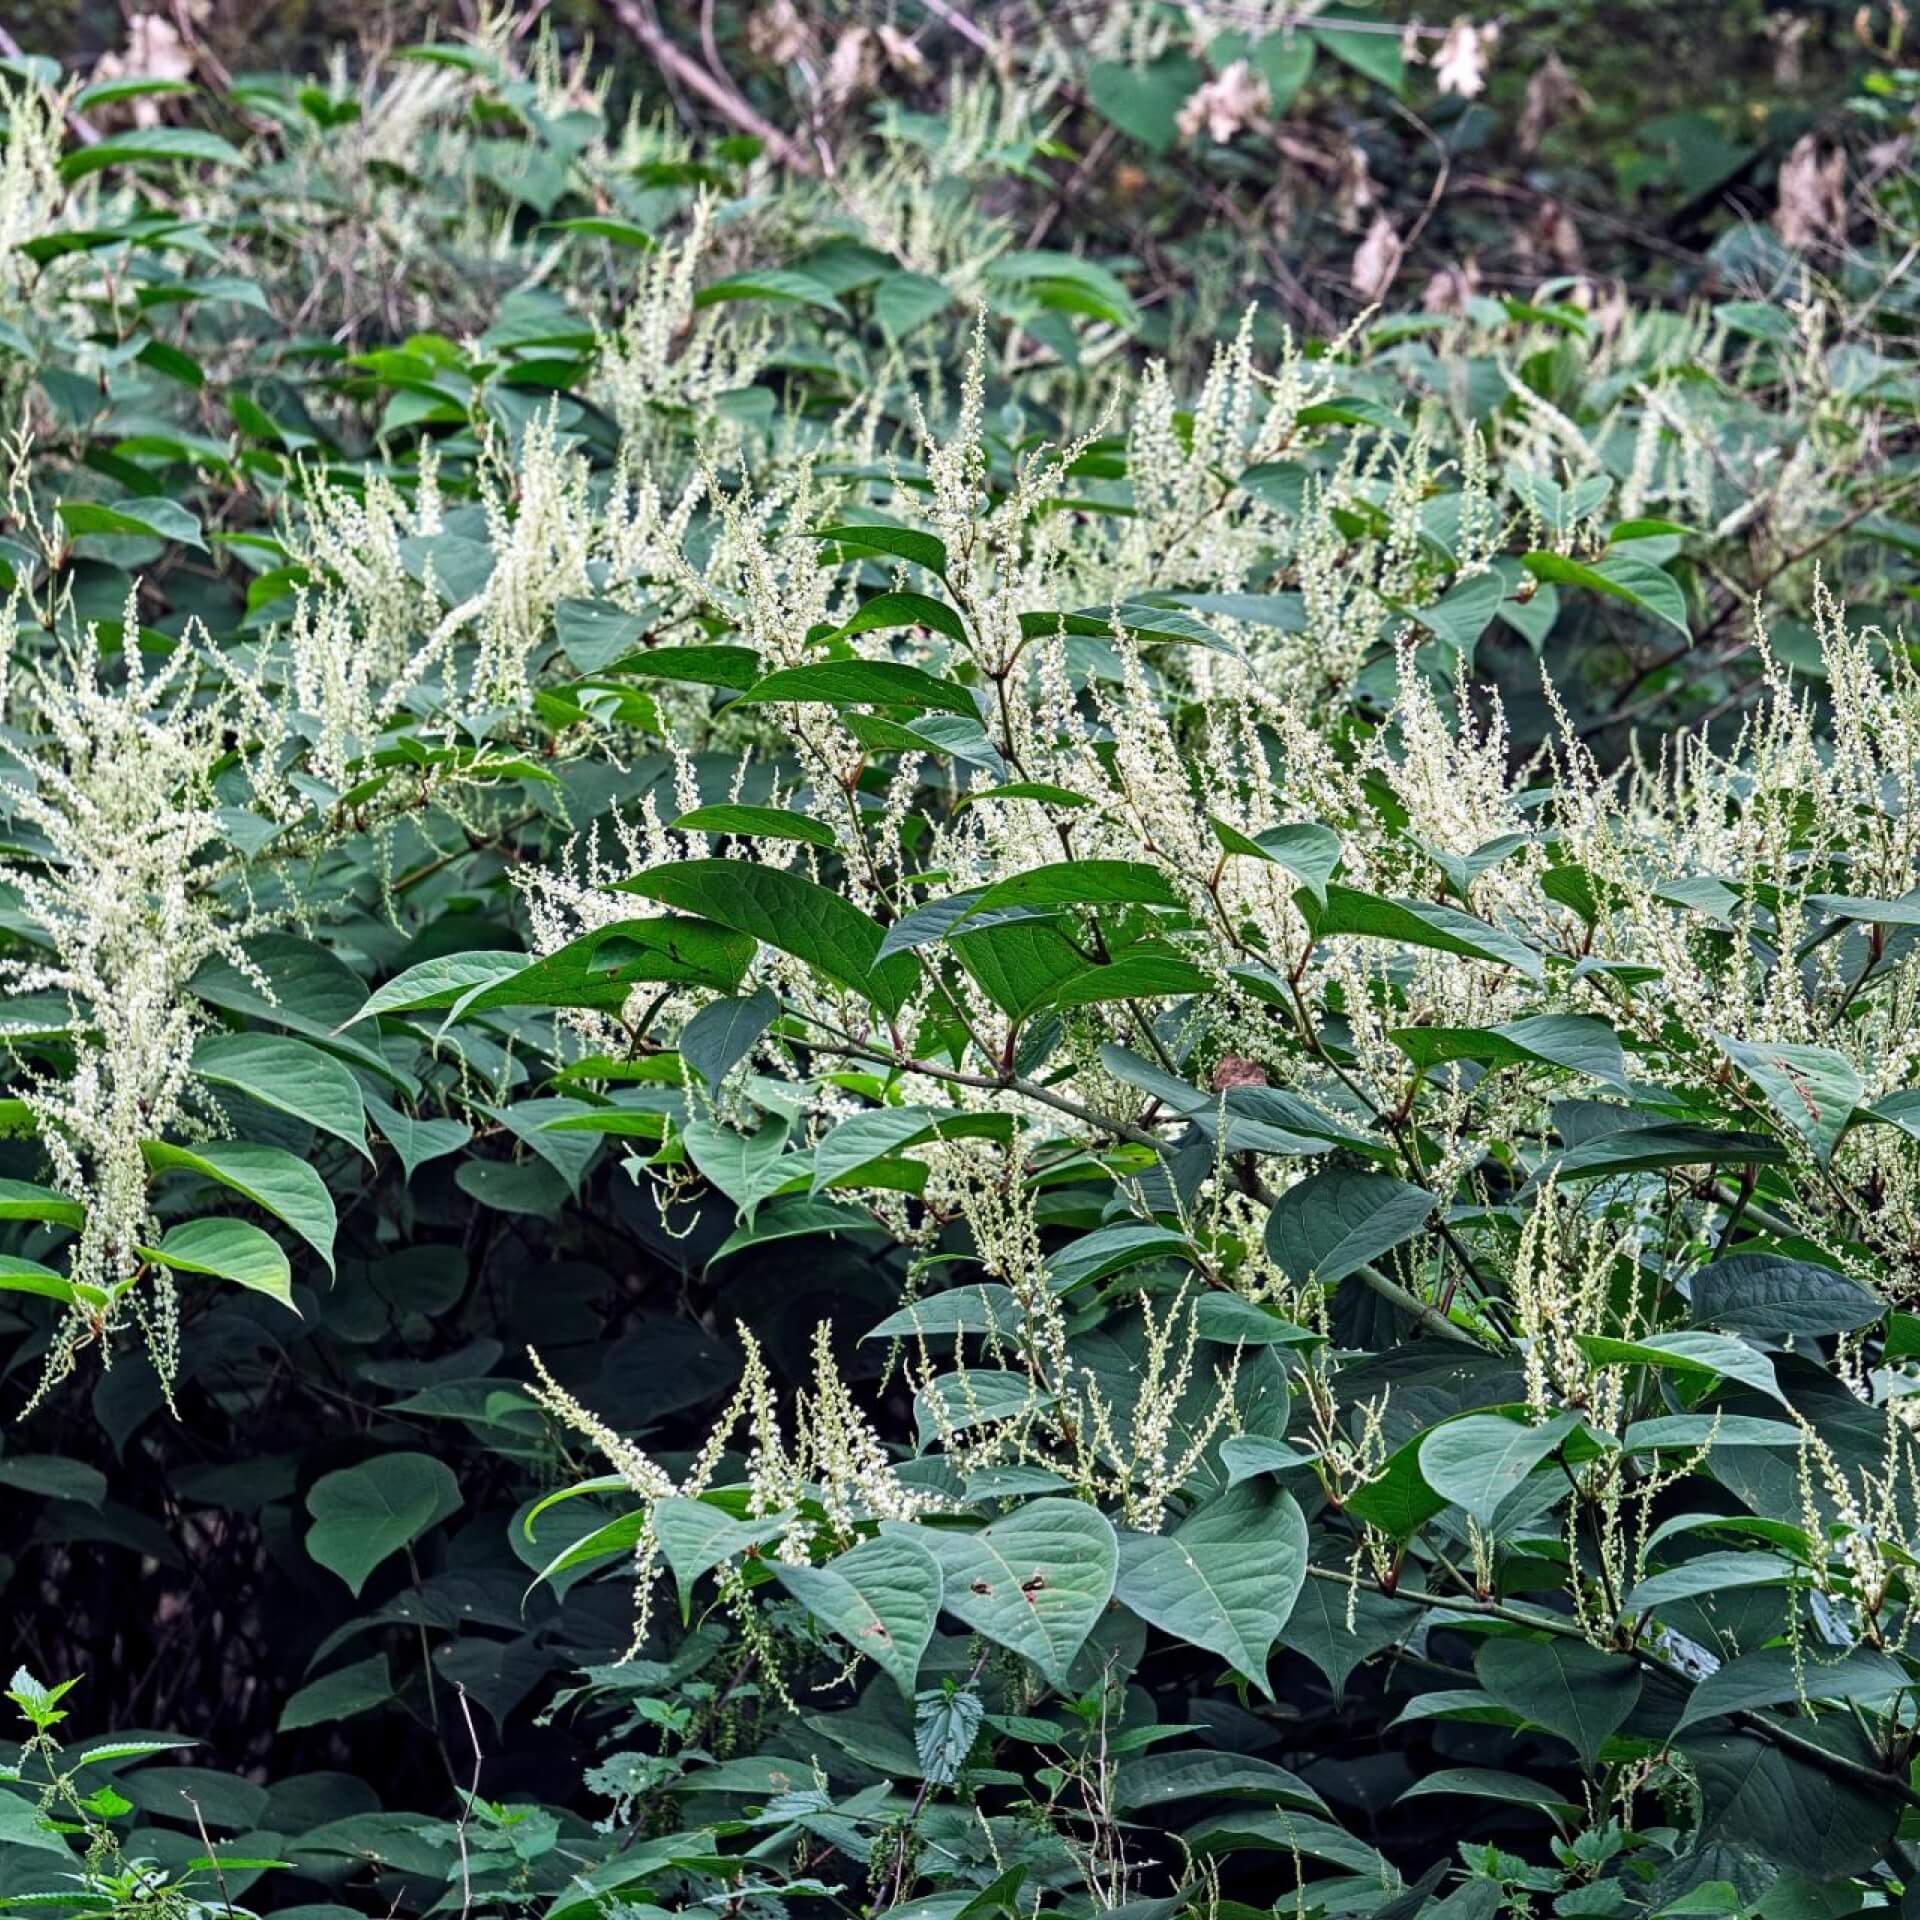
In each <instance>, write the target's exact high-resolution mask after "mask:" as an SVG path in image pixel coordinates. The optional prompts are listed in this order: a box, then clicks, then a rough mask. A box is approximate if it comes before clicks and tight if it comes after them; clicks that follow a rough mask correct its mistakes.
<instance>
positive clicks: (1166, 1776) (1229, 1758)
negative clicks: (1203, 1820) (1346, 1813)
mask: <svg viewBox="0 0 1920 1920" xmlns="http://www.w3.org/2000/svg"><path fill="white" fill-rule="evenodd" d="M1240 1794H1246V1795H1249V1796H1250V1797H1252V1798H1254V1799H1259V1800H1266V1801H1270V1802H1272V1803H1273V1804H1275V1805H1284V1804H1285V1803H1287V1802H1288V1801H1292V1802H1293V1803H1295V1804H1296V1805H1298V1806H1302V1807H1305V1808H1307V1809H1308V1810H1309V1811H1311V1812H1315V1813H1325V1812H1326V1810H1327V1808H1326V1802H1325V1801H1324V1800H1322V1799H1321V1798H1320V1796H1319V1795H1318V1794H1317V1793H1315V1792H1314V1790H1313V1789H1312V1788H1311V1787H1310V1786H1308V1785H1307V1783H1306V1782H1305V1781H1304V1780H1302V1779H1301V1778H1300V1776H1299V1775H1298V1774H1296V1773H1290V1772H1289V1771H1288V1770H1287V1769H1286V1768H1285V1767H1281V1766H1276V1765H1275V1764H1274V1763H1273V1762H1272V1761H1271V1760H1263V1759H1260V1758H1259V1757H1258V1756H1257V1755H1254V1754H1242V1753H1211V1752H1196V1753H1146V1754H1142V1755H1140V1757H1139V1758H1138V1759H1134V1760H1128V1761H1124V1762H1123V1763H1122V1764H1121V1767H1120V1772H1119V1777H1118V1779H1117V1780H1116V1781H1115V1783H1114V1801H1115V1804H1116V1805H1117V1806H1118V1807H1119V1808H1120V1809H1121V1811H1122V1812H1128V1813H1133V1812H1150V1811H1151V1810H1152V1809H1154V1808H1155V1807H1163V1806H1167V1805H1170V1804H1172V1803H1174V1802H1176V1801H1180V1800H1212V1799H1215V1798H1221V1799H1225V1798H1229V1797H1232V1796H1237V1795H1240Z"/></svg>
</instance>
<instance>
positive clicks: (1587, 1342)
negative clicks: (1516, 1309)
mask: <svg viewBox="0 0 1920 1920" xmlns="http://www.w3.org/2000/svg"><path fill="white" fill-rule="evenodd" d="M1574 1338H1575V1342H1576V1344H1577V1345H1578V1346H1579V1348H1580V1351H1581V1352H1582V1353H1584V1354H1585V1355H1586V1356H1587V1358H1588V1359H1589V1360H1594V1361H1597V1362H1599V1364H1600V1365H1602V1366H1616V1367H1617V1366H1641V1367H1658V1368H1660V1369H1661V1370H1662V1371H1664V1372H1667V1373H1678V1374H1683V1375H1688V1376H1691V1377H1693V1378H1696V1379H1707V1380H1738V1381H1739V1382H1740V1383H1741V1385H1742V1386H1748V1387H1752V1388H1753V1389H1754V1390H1755V1391H1756V1392H1759V1393H1764V1394H1766V1395H1767V1396H1768V1397H1769V1398H1770V1399H1774V1400H1781V1401H1784V1400H1785V1398H1786V1396H1785V1395H1784V1394H1782V1393H1781V1391H1780V1385H1779V1382H1778V1381H1777V1380H1775V1378H1774V1374H1773V1362H1772V1361H1771V1360H1769V1359H1768V1358H1767V1356H1766V1355H1765V1354H1764V1353H1760V1352H1758V1351H1756V1350H1755V1349H1754V1348H1752V1347H1750V1346H1748V1345H1747V1344H1746V1342H1745V1341H1743V1340H1736V1339H1734V1338H1733V1337H1732V1336H1731V1335H1729V1334H1722V1333H1699V1332H1694V1331H1691V1330H1688V1331H1685V1332H1680V1333H1646V1334H1642V1335H1641V1336H1640V1337H1639V1338H1638V1339H1635V1340H1615V1339H1611V1338H1609V1337H1607V1336H1606V1335H1603V1334H1584V1333H1583V1334H1576V1335H1575V1336H1574Z"/></svg>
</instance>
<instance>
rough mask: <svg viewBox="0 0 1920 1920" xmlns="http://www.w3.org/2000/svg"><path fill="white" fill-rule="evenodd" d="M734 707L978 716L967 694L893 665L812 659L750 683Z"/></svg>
mask: <svg viewBox="0 0 1920 1920" xmlns="http://www.w3.org/2000/svg"><path fill="white" fill-rule="evenodd" d="M735 704H736V705H738V706H762V707H766V706H808V705H814V706H830V707H837V706H868V707H908V708H911V709H913V710H914V711H915V712H919V713H957V714H959V715H960V717H961V718H962V719H963V720H974V719H977V718H978V717H979V708H978V707H976V706H975V704H974V700H973V695H972V694H970V693H969V692H968V691H967V690H966V688H965V687H961V686H956V685H954V683H953V682H952V681H950V680H937V679H935V678H934V676H933V675H932V674H930V673H927V672H925V671H923V670H922V669H921V668H919V667H909V666H905V665H902V664H901V663H900V662H899V661H895V660H816V661H814V662H813V663H812V664H811V665H809V666H804V667H786V668H783V669H782V670H781V671H780V672H778V673H770V674H768V675H767V676H766V677H765V678H764V679H760V680H756V681H755V682H754V683H753V685H752V686H750V687H748V688H747V690H746V691H745V692H744V693H742V694H741V696H740V698H739V700H738V701H736V702H735Z"/></svg>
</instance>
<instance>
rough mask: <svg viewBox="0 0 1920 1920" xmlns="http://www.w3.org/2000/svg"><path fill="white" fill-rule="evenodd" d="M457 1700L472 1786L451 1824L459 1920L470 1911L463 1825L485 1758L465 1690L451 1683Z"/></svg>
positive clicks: (477, 1791)
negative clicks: (467, 1746) (456, 1862)
mask: <svg viewBox="0 0 1920 1920" xmlns="http://www.w3.org/2000/svg"><path fill="white" fill-rule="evenodd" d="M454 1691H455V1692H456V1693H457V1694H458V1695H459V1698H460V1717H461V1719H463V1720H464V1721H465V1722H466V1723H467V1739H468V1740H469V1741H470V1742H471V1743H472V1746H473V1784H472V1785H471V1786H470V1787H468V1789H467V1797H466V1801H465V1803H464V1804H463V1805H462V1806H461V1809H460V1818H459V1819H458V1820H456V1821H455V1822H454V1823H453V1837H454V1840H455V1841H456V1842H457V1843H458V1845H459V1848H460V1920H468V1915H470V1914H471V1913H472V1912H473V1863H472V1862H471V1860H469V1858H468V1857H467V1822H468V1821H469V1820H471V1819H472V1818H473V1803H474V1802H475V1801H476V1800H477V1799H479V1797H480V1768H481V1766H482V1765H483V1764H484V1758H485V1756H484V1755H483V1754H482V1753H481V1751H480V1734H479V1731H478V1730H477V1729H476V1728H475V1726H474V1724H473V1708H472V1707H471V1706H470V1705H469V1704H468V1703H467V1690H466V1688H465V1687H463V1686H461V1685H459V1684H458V1682H456V1683H455V1686H454Z"/></svg>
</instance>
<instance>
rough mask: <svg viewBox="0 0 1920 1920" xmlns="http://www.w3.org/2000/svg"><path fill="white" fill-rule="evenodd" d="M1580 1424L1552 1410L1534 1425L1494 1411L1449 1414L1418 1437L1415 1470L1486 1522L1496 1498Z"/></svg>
mask: <svg viewBox="0 0 1920 1920" xmlns="http://www.w3.org/2000/svg"><path fill="white" fill-rule="evenodd" d="M1579 1424H1580V1419H1579V1416H1578V1415H1577V1414H1572V1413H1558V1414H1555V1415H1554V1416H1553V1418H1552V1419H1550V1420H1544V1421H1542V1422H1541V1423H1540V1424H1539V1425H1538V1426H1529V1425H1527V1424H1526V1423H1525V1422H1523V1421H1519V1420H1508V1419H1505V1418H1503V1417H1502V1416H1501V1415H1499V1414H1495V1413H1475V1414H1469V1415H1468V1416H1467V1417H1466V1418H1465V1419H1463V1420H1449V1421H1448V1422H1447V1423H1446V1425H1444V1426H1441V1427H1436V1428H1435V1429H1434V1430H1433V1432H1431V1433H1429V1434H1428V1435H1427V1436H1426V1437H1425V1438H1424V1439H1423V1440H1422V1441H1421V1442H1420V1471H1421V1473H1422V1474H1423V1475H1424V1476H1425V1478H1426V1481H1427V1484H1428V1485H1429V1486H1430V1487H1432V1488H1433V1490H1434V1492H1436V1493H1438V1494H1441V1495H1442V1496H1444V1497H1445V1498H1446V1499H1448V1500H1451V1501H1452V1502H1453V1503H1454V1504H1455V1505H1456V1506H1460V1507H1464V1508H1465V1509H1466V1511H1467V1512H1468V1513H1469V1514H1471V1515H1472V1516H1473V1518H1474V1519H1475V1520H1476V1521H1477V1522H1478V1523H1479V1524H1480V1525H1481V1526H1482V1527H1486V1528H1491V1527H1492V1526H1493V1524H1494V1520H1495V1517H1496V1516H1497V1515H1498V1513H1499V1511H1500V1507H1501V1503H1502V1502H1503V1501H1504V1500H1505V1499H1506V1498H1507V1496H1508V1495H1509V1494H1511V1493H1513V1492H1515V1491H1516V1490H1517V1489H1518V1488H1519V1487H1520V1486H1522V1485H1523V1484H1524V1483H1525V1481H1526V1478H1527V1476H1528V1475H1529V1474H1530V1473H1532V1472H1533V1470H1534V1469H1535V1468H1536V1467H1538V1466H1540V1465H1541V1464H1542V1462H1544V1461H1545V1460H1547V1459H1548V1458H1549V1457H1550V1456H1551V1455H1552V1453H1553V1452H1554V1450H1555V1449H1556V1448H1557V1447H1560V1446H1562V1445H1564V1444H1565V1443H1566V1441H1567V1439H1568V1438H1569V1437H1570V1436H1571V1435H1572V1433H1573V1431H1574V1429H1575V1428H1576V1427H1578V1426H1579Z"/></svg>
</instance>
